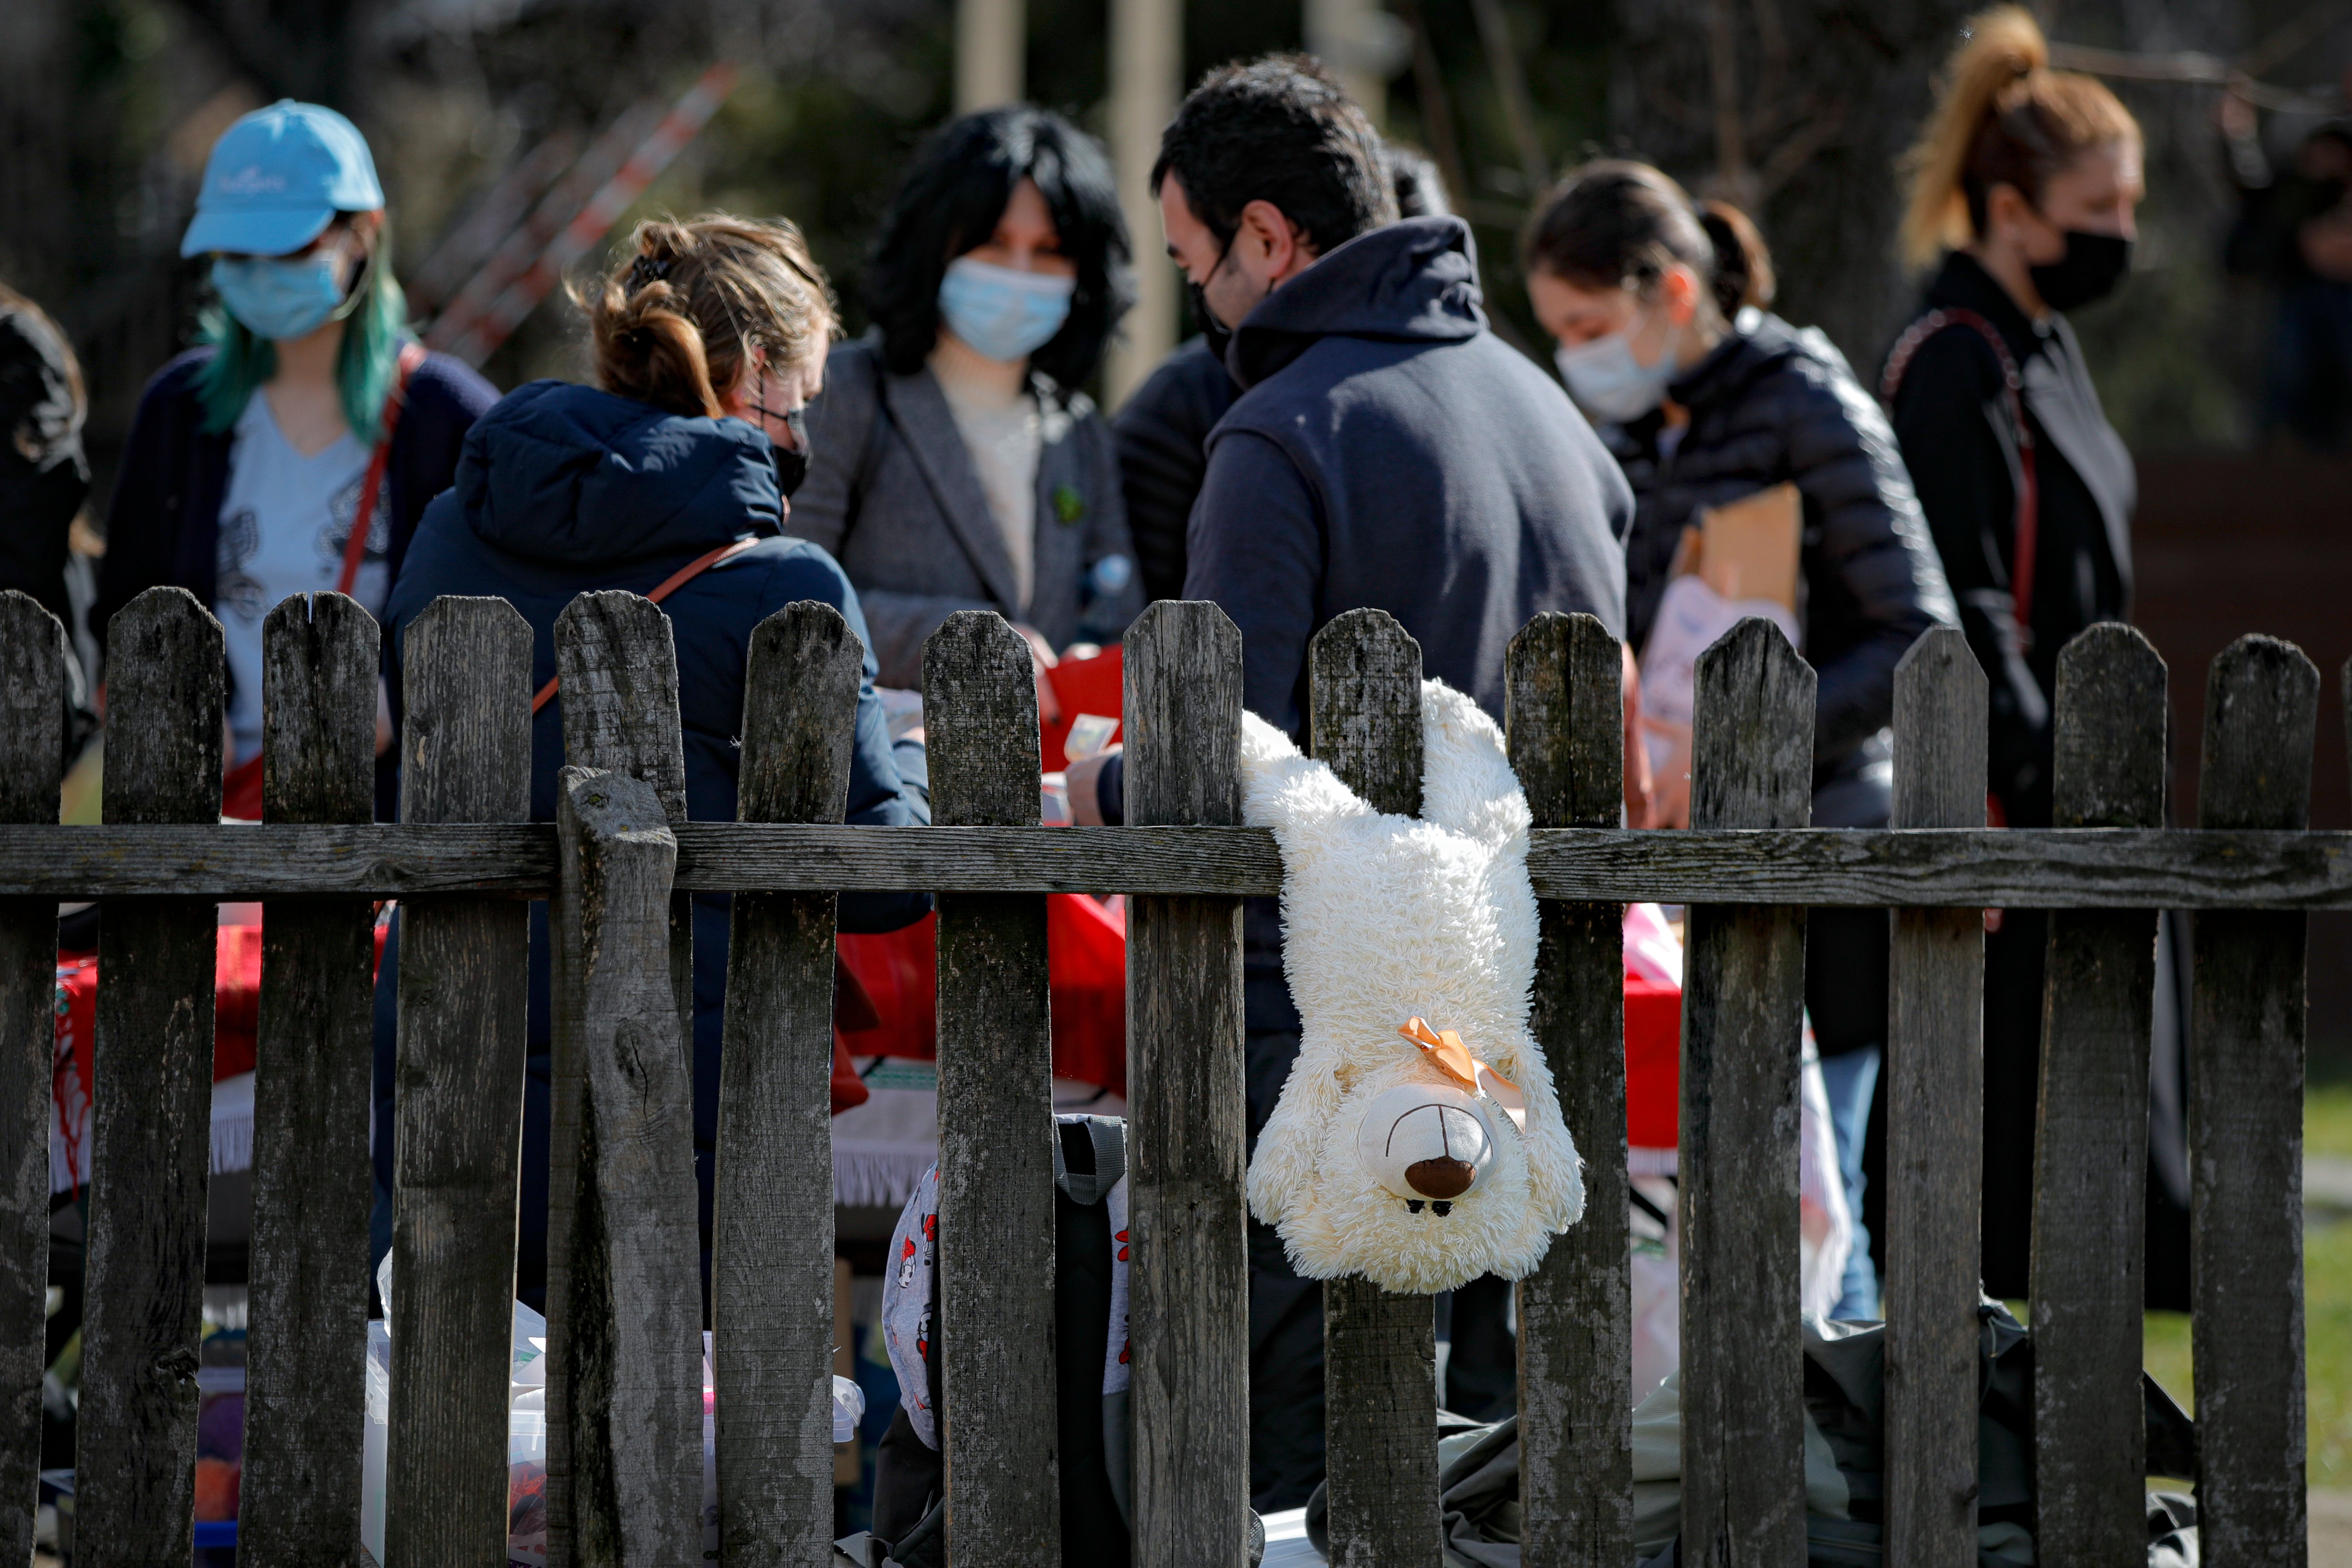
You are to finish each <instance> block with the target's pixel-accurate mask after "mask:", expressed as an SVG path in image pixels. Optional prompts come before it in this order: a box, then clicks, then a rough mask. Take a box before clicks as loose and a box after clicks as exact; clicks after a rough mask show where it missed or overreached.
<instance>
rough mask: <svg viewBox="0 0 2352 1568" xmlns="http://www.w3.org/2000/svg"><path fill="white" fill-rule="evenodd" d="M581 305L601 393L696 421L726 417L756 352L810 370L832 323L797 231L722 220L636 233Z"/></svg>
mask: <svg viewBox="0 0 2352 1568" xmlns="http://www.w3.org/2000/svg"><path fill="white" fill-rule="evenodd" d="M572 298H573V299H574V300H577V301H578V302H579V304H580V307H581V308H582V309H583V310H586V311H587V312H588V324H589V326H590V328H591V330H592V331H593V334H594V337H595V342H596V384H598V385H599V386H602V387H603V388H604V390H605V391H607V392H611V393H617V394H618V395H621V396H623V397H633V398H635V399H636V400H637V401H638V402H639V403H650V404H652V405H654V406H655V407H656V408H660V409H666V410H667V411H668V412H670V413H672V414H683V415H686V416H688V417H690V418H691V417H697V416H700V417H708V418H716V417H717V416H719V415H720V414H722V413H724V412H725V409H724V406H723V399H724V398H725V396H726V395H727V394H728V393H729V392H730V391H732V390H733V389H734V387H735V385H736V384H737V383H738V382H739V381H740V380H741V379H742V375H743V368H744V365H745V363H746V362H747V361H748V360H749V359H750V358H751V353H752V351H753V350H755V349H757V350H761V351H764V352H765V353H767V354H768V356H769V360H770V362H771V363H774V364H777V365H779V366H784V365H793V364H798V363H803V361H806V360H808V359H810V358H811V357H813V356H814V355H815V354H817V353H822V352H823V349H822V346H821V345H822V344H823V342H824V336H825V334H827V333H829V332H831V331H832V330H833V326H834V320H835V313H834V308H833V298H832V290H831V289H829V288H828V287H827V285H826V283H825V281H824V273H823V272H821V271H819V270H818V269H817V265H816V263H815V261H814V260H813V259H812V258H810V256H809V252H808V245H807V243H806V242H805V241H803V239H802V238H801V231H800V230H799V229H797V228H795V227H793V226H792V225H791V224H789V223H787V222H785V221H783V220H782V219H781V218H779V219H776V220H774V221H772V222H766V223H763V222H761V221H760V220H758V219H756V218H740V217H731V216H728V215H727V214H725V213H707V214H705V215H704V216H701V217H698V218H696V219H694V220H692V221H691V222H688V223H673V222H670V221H668V220H667V219H662V218H649V219H647V220H646V221H645V222H644V223H641V224H639V225H637V227H636V232H635V233H634V234H632V235H631V236H630V237H629V243H628V245H627V246H626V247H625V249H624V251H623V252H622V254H621V255H620V256H619V257H618V258H615V260H614V267H613V270H612V271H611V273H609V274H608V275H607V276H605V277H604V278H601V279H596V280H595V281H594V282H593V283H589V284H585V285H575V286H574V288H573V289H572Z"/></svg>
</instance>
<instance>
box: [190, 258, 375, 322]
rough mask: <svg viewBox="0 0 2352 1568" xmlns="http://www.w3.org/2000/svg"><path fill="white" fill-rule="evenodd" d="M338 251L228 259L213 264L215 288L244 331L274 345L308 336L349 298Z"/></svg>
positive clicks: (340, 308)
mask: <svg viewBox="0 0 2352 1568" xmlns="http://www.w3.org/2000/svg"><path fill="white" fill-rule="evenodd" d="M338 254H339V253H338V252H337V251H336V250H334V249H333V248H331V247H326V246H321V247H319V249H317V250H315V251H313V252H311V253H310V254H309V255H307V256H252V257H228V256H224V257H221V258H218V259H216V260H215V261H214V263H213V287H214V288H215V289H218V290H219V292H220V297H221V303H222V304H224V305H226V306H227V307H228V313H229V314H230V315H232V316H235V317H236V319H237V320H238V321H241V322H243V323H244V324H245V329H246V331H249V332H251V333H252V334H253V335H254V336H255V337H257V338H268V339H269V340H270V341H272V342H286V341H287V340H289V339H292V338H299V337H306V336H308V335H309V334H310V333H311V332H314V331H318V330H319V328H320V327H321V326H323V325H325V324H326V322H327V321H329V320H330V319H331V317H333V316H334V315H336V314H337V313H338V312H339V311H341V310H342V309H343V307H344V304H345V295H346V293H347V292H348V293H349V294H350V295H351V298H352V302H354V303H356V301H357V297H358V296H357V291H356V290H348V291H347V290H346V289H344V287H343V280H342V269H341V268H339V267H337V266H336V265H335V258H336V257H337V255H338Z"/></svg>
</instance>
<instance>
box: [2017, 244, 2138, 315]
mask: <svg viewBox="0 0 2352 1568" xmlns="http://www.w3.org/2000/svg"><path fill="white" fill-rule="evenodd" d="M2131 258H2132V242H2131V241H2130V240H2128V239H2126V238H2125V237H2123V236H2122V235H2119V234H2085V233H2084V231H2083V230H2081V229H2079V228H2070V229H2068V230H2067V231H2066V254H2065V255H2063V256H2062V257H2060V258H2058V259H2057V260H2055V261H2053V262H2052V263H2051V264H2050V265H2049V266H2047V267H2036V268H2032V274H2033V287H2034V289H2035V290H2036V291H2037V292H2038V293H2040V294H2041V296H2042V303H2043V304H2045V305H2047V306H2049V307H2050V308H2051V309H2052V310H2077V309H2079V308H2081V307H2082V306H2084V305H2087V304H2089V303H2091V302H2092V301H2093V300H2104V299H2105V298H2106V297H2107V296H2108V295H2110V294H2112V293H2114V292H2115V291H2116V284H2118V283H2121V282H2122V281H2123V280H2124V275H2125V274H2126V273H2127V272H2129V271H2130V270H2131Z"/></svg>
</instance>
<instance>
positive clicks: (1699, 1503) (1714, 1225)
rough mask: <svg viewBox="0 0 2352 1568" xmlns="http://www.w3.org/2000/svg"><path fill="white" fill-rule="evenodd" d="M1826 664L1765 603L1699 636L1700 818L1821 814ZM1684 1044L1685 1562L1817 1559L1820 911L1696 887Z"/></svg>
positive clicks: (1727, 1567)
mask: <svg viewBox="0 0 2352 1568" xmlns="http://www.w3.org/2000/svg"><path fill="white" fill-rule="evenodd" d="M1814 686H1815V682H1814V679H1813V672H1812V670H1811V668H1809V667H1808V666H1807V665H1806V663H1805V661H1804V660H1802V659H1801V658H1798V657H1797V650H1796V649H1794V648H1792V647H1790V646H1789V639H1788V638H1787V637H1783V636H1782V635H1781V634H1780V631H1779V630H1778V629H1777V628H1775V627H1774V626H1772V624H1771V623H1770V622H1769V621H1765V620H1759V619H1756V618H1753V617H1751V618H1749V619H1748V620H1744V621H1742V622H1740V623H1739V624H1738V626H1734V627H1733V628H1732V629H1731V630H1730V631H1728V632H1726V633H1725V634H1724V635H1723V637H1722V638H1721V639H1720V640H1718V641H1717V643H1716V645H1715V646H1714V647H1711V648H1709V649H1707V651H1706V653H1704V654H1702V655H1700V656H1699V661H1698V690H1697V701H1696V725H1695V731H1694V734H1693V736H1692V742H1691V826H1693V827H1802V826H1806V825H1807V824H1808V823H1810V822H1811V820H1812V771H1813V770H1812V761H1813V694H1814ZM1689 931H1690V937H1689V946H1688V950H1687V957H1686V958H1685V962H1684V979H1683V1056H1682V1158H1681V1173H1682V1202H1681V1213H1680V1222H1681V1225H1680V1228H1681V1233H1682V1287H1683V1298H1682V1308H1683V1315H1682V1340H1683V1358H1682V1408H1683V1430H1682V1446H1683V1515H1682V1518H1683V1523H1682V1536H1681V1541H1682V1545H1681V1547H1680V1549H1679V1551H1680V1556H1679V1557H1678V1558H1677V1561H1679V1562H1681V1563H1685V1564H1686V1565H1687V1568H1732V1565H1734V1564H1737V1565H1739V1568H1748V1565H1750V1564H1773V1565H1776V1568H1778V1565H1789V1568H1793V1565H1795V1564H1800V1563H1803V1562H1804V1560H1805V1479H1804V1428H1803V1409H1804V1406H1803V1392H1804V1380H1803V1372H1802V1367H1803V1361H1802V1357H1803V1353H1804V1352H1803V1348H1802V1342H1801V1338H1800V1332H1799V1328H1798V1319H1797V1313H1798V1310H1799V1307H1800V1305H1801V1301H1802V1300H1803V1291H1802V1288H1801V1284H1800V1282H1799V1279H1798V1273H1797V1270H1798V1262H1799V1258H1800V1253H1801V1247H1800V1244H1799V1231H1798V1203H1799V1199H1798V1175H1797V1064H1798V1056H1799V1051H1800V1040H1801V1035H1802V1028H1803V1015H1804V1005H1805V911H1804V910H1803V909H1801V908H1795V907H1790V906H1785V905H1783V906H1769V905H1754V904H1747V905H1694V906H1692V909H1691V911H1690V923H1689Z"/></svg>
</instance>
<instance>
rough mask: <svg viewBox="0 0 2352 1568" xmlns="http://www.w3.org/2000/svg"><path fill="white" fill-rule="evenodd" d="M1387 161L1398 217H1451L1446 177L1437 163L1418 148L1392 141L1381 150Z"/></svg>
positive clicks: (1383, 157) (1451, 210)
mask: <svg viewBox="0 0 2352 1568" xmlns="http://www.w3.org/2000/svg"><path fill="white" fill-rule="evenodd" d="M1381 161H1382V162H1383V163H1387V164H1388V169H1389V188H1390V189H1391V190H1392V191H1394V192H1395V193H1396V205H1397V216H1399V217H1401V218H1407V217H1451V216H1453V214H1454V203H1453V202H1452V201H1451V200H1450V199H1448V198H1447V196H1446V194H1445V177H1444V175H1443V174H1439V173H1438V172H1437V164H1436V163H1435V162H1434V161H1433V160H1432V159H1431V157H1430V155H1429V154H1428V153H1424V152H1423V151H1422V150H1421V149H1420V148H1418V147H1408V146H1407V145H1405V144H1404V143H1403V142H1388V143H1386V144H1385V145H1383V146H1382V147H1381Z"/></svg>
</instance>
